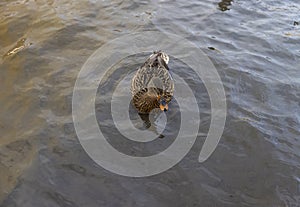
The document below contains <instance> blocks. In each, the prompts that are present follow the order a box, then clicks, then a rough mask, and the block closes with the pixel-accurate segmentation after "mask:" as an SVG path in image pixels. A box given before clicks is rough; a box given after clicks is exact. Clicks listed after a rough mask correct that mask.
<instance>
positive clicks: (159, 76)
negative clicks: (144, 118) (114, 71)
mask: <svg viewBox="0 0 300 207" xmlns="http://www.w3.org/2000/svg"><path fill="white" fill-rule="evenodd" d="M168 62H169V56H168V55H167V54H166V53H164V52H162V51H157V52H153V54H152V55H150V57H149V58H148V59H147V60H146V62H145V63H144V64H143V65H142V66H141V67H140V68H139V69H138V71H137V72H136V74H135V75H134V77H133V78H132V81H131V92H132V96H133V98H132V103H133V105H134V106H135V108H136V109H137V110H138V111H139V113H142V114H148V113H149V112H150V111H151V110H152V109H154V108H160V109H161V110H163V111H167V110H168V103H169V102H170V101H171V99H172V97H173V93H174V82H173V79H172V76H171V75H170V73H169V67H168Z"/></svg>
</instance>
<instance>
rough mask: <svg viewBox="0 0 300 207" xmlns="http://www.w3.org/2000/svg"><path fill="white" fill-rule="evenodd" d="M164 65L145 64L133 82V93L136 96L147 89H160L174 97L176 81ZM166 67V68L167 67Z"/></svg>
mask: <svg viewBox="0 0 300 207" xmlns="http://www.w3.org/2000/svg"><path fill="white" fill-rule="evenodd" d="M162 62H163V63H164V64H157V65H150V64H144V65H143V66H142V67H140V68H139V69H138V71H137V73H136V74H135V75H134V77H133V79H132V82H131V92H132V95H135V94H136V93H138V92H139V91H141V90H143V89H145V88H159V89H162V90H163V91H165V92H168V93H169V94H170V95H172V96H173V92H174V81H173V78H172V76H171V75H170V73H169V71H168V69H169V68H168V66H167V64H165V62H164V61H162ZM165 65H166V67H167V68H166V67H165Z"/></svg>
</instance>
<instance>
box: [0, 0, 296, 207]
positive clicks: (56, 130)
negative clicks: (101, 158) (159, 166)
mask: <svg viewBox="0 0 300 207" xmlns="http://www.w3.org/2000/svg"><path fill="white" fill-rule="evenodd" d="M299 13H300V3H299V2H298V1H296V0H287V1H284V2H283V1H278V0H277V1H276V0H266V1H260V0H256V1H254V0H253V1H238V0H235V1H229V0H223V1H222V2H218V1H213V0H203V1H195V0H194V1H188V2H187V1H183V0H182V1H169V0H166V1H129V0H128V1H105V0H104V1H92V0H91V1H86V2H81V1H75V2H73V1H72V2H70V1H55V0H43V1H31V0H27V1H5V2H1V3H0V17H1V18H0V19H1V23H0V45H1V47H0V54H1V56H2V57H1V59H0V63H1V65H0V86H1V87H0V88H1V93H0V103H1V107H0V120H1V122H0V129H1V137H0V154H1V156H0V169H1V171H0V203H2V206H5V207H7V206H22V207H23V206H29V207H31V206H51V207H52V206H72V207H74V206H300V181H299V180H300V164H299V163H300V153H299V152H300V144H299V143H300V142H299V137H300V136H299V135H300V109H299V108H300V104H299V103H300V102H299V100H300V99H299V98H300V92H299V91H300V73H299V66H300V58H299V57H300V43H299V41H300V26H299V24H297V22H299V21H300V16H299ZM152 29H155V30H159V31H162V32H172V33H175V34H177V35H180V36H184V37H186V38H187V39H189V40H190V41H192V42H193V43H194V44H196V45H197V46H198V47H200V48H201V49H202V50H203V51H204V52H205V53H206V54H207V55H208V56H209V57H210V59H211V60H212V61H213V63H214V64H215V66H216V68H217V70H218V72H219V74H220V76H221V78H222V81H223V84H224V87H225V90H226V95H227V104H228V116H227V121H226V127H225V131H224V134H223V137H222V139H221V142H220V144H219V145H218V147H217V149H216V151H215V152H214V153H213V155H212V156H211V157H210V158H209V160H208V161H206V162H205V163H198V161H197V158H198V154H199V151H200V149H201V147H202V145H203V141H204V137H205V136H204V135H205V133H207V130H208V127H209V123H210V108H209V105H210V102H209V97H208V94H207V93H206V90H205V88H204V86H203V84H202V82H201V80H198V79H194V78H193V77H192V74H185V75H186V76H187V77H186V78H187V79H189V82H190V84H191V86H193V88H194V89H195V91H197V92H198V93H197V94H196V96H197V97H198V99H199V103H200V110H201V127H200V133H199V137H198V139H197V141H196V144H195V145H194V146H193V148H192V150H191V151H190V152H189V154H188V155H187V156H186V157H185V158H184V159H183V160H182V161H181V162H180V163H179V164H177V165H176V166H175V167H173V168H171V169H170V170H168V171H166V172H164V173H163V174H159V175H156V176H151V177H148V178H138V179H137V178H126V177H122V176H118V175H114V174H112V173H110V172H108V171H106V170H104V169H103V168H101V167H100V166H97V165H96V164H95V163H94V162H93V161H92V160H91V159H90V158H89V157H88V156H87V154H86V153H85V152H84V150H83V149H82V147H81V145H80V144H79V141H78V139H77V136H76V133H75V131H74V126H73V123H72V114H71V113H72V110H71V105H72V104H71V99H72V91H73V87H74V84H75V80H76V77H77V75H78V72H79V71H80V69H81V67H82V65H83V64H84V63H85V61H86V60H87V58H88V57H89V56H90V55H91V54H92V53H93V52H94V51H95V50H96V49H98V48H99V47H100V46H101V45H103V44H104V43H106V42H107V41H109V40H111V39H114V38H116V37H119V36H121V35H124V34H130V33H132V32H136V31H143V30H152ZM134 64H138V63H136V62H135V63H134ZM134 64H133V65H134ZM179 66H180V62H179V61H177V62H176V61H175V62H173V68H179ZM189 75H190V77H189ZM111 78H114V77H111ZM174 106H175V108H176V104H174ZM96 107H97V106H96ZM100 112H101V111H100ZM100 112H99V114H97V116H98V117H99V119H101V117H102V116H104V118H105V117H108V116H110V114H109V113H106V114H105V111H104V112H103V111H102V116H101V113H100ZM171 115H172V116H174V117H176V113H175V112H174V113H173V114H172V113H171ZM133 119H135V117H134V115H133ZM137 124H138V123H137ZM173 124H174V125H172V123H171V124H170V126H168V128H167V130H168V131H167V133H166V137H165V138H164V139H159V140H155V142H154V143H152V145H150V146H144V145H137V146H132V145H131V143H127V142H125V141H124V140H121V139H120V141H118V139H117V138H120V137H118V136H117V134H116V135H115V132H114V131H113V132H111V134H112V135H115V139H114V140H110V141H111V143H112V145H114V146H115V147H120V148H121V150H123V151H124V152H126V153H128V154H134V155H136V154H137V155H144V156H147V155H149V154H152V153H156V152H157V151H160V150H162V149H163V148H165V147H168V145H169V144H170V143H171V141H172V140H171V141H170V139H171V138H172V133H174V130H172V129H173V128H175V127H176V123H173ZM108 133H109V132H108ZM168 137H170V139H168ZM160 140H161V141H160Z"/></svg>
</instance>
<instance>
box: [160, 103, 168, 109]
mask: <svg viewBox="0 0 300 207" xmlns="http://www.w3.org/2000/svg"><path fill="white" fill-rule="evenodd" d="M159 108H160V110H162V111H168V109H169V107H168V104H165V105H163V104H160V105H159Z"/></svg>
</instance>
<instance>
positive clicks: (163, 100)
mask: <svg viewBox="0 0 300 207" xmlns="http://www.w3.org/2000/svg"><path fill="white" fill-rule="evenodd" d="M158 102H159V108H160V110H162V111H168V109H169V107H168V103H167V100H166V98H165V97H163V96H158Z"/></svg>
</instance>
